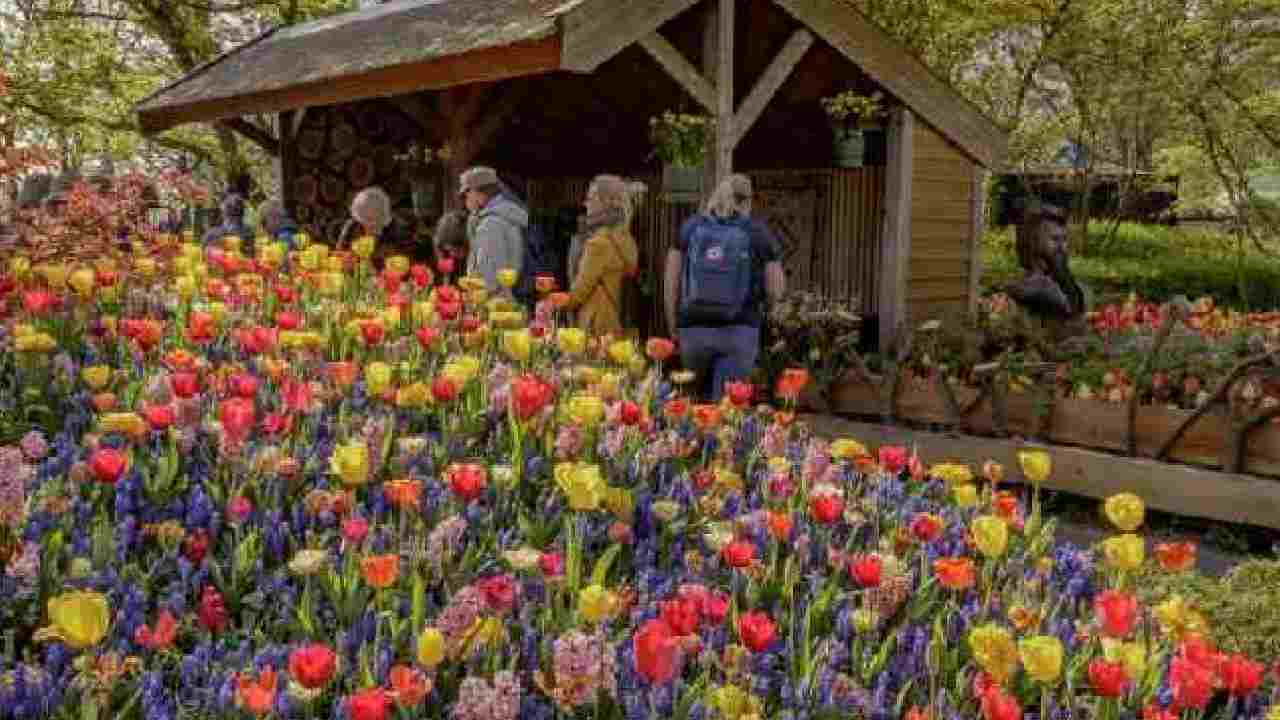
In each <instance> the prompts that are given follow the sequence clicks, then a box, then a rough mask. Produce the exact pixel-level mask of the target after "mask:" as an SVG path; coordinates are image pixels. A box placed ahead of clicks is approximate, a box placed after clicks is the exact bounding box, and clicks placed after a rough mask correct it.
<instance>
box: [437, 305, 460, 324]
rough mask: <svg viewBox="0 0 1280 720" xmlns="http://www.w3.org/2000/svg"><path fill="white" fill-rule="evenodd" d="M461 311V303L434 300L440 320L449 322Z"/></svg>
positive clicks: (455, 318)
mask: <svg viewBox="0 0 1280 720" xmlns="http://www.w3.org/2000/svg"><path fill="white" fill-rule="evenodd" d="M461 313H462V304H461V303H456V302H444V301H443V300H442V301H438V302H436V314H437V315H439V316H440V319H441V320H444V321H445V322H450V321H453V320H457V319H458V315H460V314H461Z"/></svg>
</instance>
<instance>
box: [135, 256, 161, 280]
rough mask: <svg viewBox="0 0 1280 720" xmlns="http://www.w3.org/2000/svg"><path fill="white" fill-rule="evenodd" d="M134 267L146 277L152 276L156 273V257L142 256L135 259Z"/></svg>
mask: <svg viewBox="0 0 1280 720" xmlns="http://www.w3.org/2000/svg"><path fill="white" fill-rule="evenodd" d="M133 269H134V271H136V272H137V273H138V274H139V275H141V276H142V277H144V278H150V277H152V276H153V275H155V274H156V269H157V268H156V261H155V258H149V257H141V258H138V259H137V260H135V261H134V263H133Z"/></svg>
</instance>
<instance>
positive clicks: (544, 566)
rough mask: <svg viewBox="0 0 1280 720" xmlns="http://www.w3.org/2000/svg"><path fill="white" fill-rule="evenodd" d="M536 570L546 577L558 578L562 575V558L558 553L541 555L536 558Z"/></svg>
mask: <svg viewBox="0 0 1280 720" xmlns="http://www.w3.org/2000/svg"><path fill="white" fill-rule="evenodd" d="M538 568H539V569H541V570H542V574H543V575H546V576H547V577H560V576H561V575H563V574H564V556H563V555H561V554H560V553H542V556H541V557H539V558H538Z"/></svg>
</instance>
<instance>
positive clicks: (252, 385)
mask: <svg viewBox="0 0 1280 720" xmlns="http://www.w3.org/2000/svg"><path fill="white" fill-rule="evenodd" d="M227 385H228V386H229V387H230V388H231V394H232V395H235V396H236V397H239V398H244V399H245V400H252V399H253V398H254V396H256V395H257V394H258V378H256V377H254V376H252V375H250V374H249V373H243V372H241V373H236V374H234V375H232V376H231V377H230V378H229V379H228V381H227Z"/></svg>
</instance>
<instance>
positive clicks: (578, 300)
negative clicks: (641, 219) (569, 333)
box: [565, 175, 644, 337]
mask: <svg viewBox="0 0 1280 720" xmlns="http://www.w3.org/2000/svg"><path fill="white" fill-rule="evenodd" d="M642 192H644V185H643V184H641V183H628V182H627V181H626V180H623V179H622V178H620V177H618V176H617V175H600V176H597V177H596V178H595V179H594V180H592V181H591V185H590V186H589V187H588V188H587V197H586V201H585V203H584V205H585V206H586V210H587V216H586V220H585V222H584V226H583V229H582V232H581V233H579V234H578V235H577V236H576V237H574V239H573V245H572V247H571V250H570V253H569V255H570V262H569V277H570V278H571V279H570V281H569V302H568V303H567V304H566V305H565V309H566V310H577V311H578V327H580V328H582V329H583V330H586V331H587V332H588V333H590V334H592V335H594V336H601V335H612V336H614V337H620V336H622V335H623V334H624V333H625V332H626V331H627V330H628V328H626V327H625V326H624V324H623V314H624V311H626V310H628V308H626V307H625V303H626V295H625V294H624V293H623V289H624V288H625V287H626V283H628V282H634V278H635V275H636V271H637V270H638V269H639V268H638V264H639V258H640V250H639V248H638V247H636V241H635V237H633V236H632V235H631V217H632V214H633V208H634V198H635V196H636V195H638V194H640V193H642Z"/></svg>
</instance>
